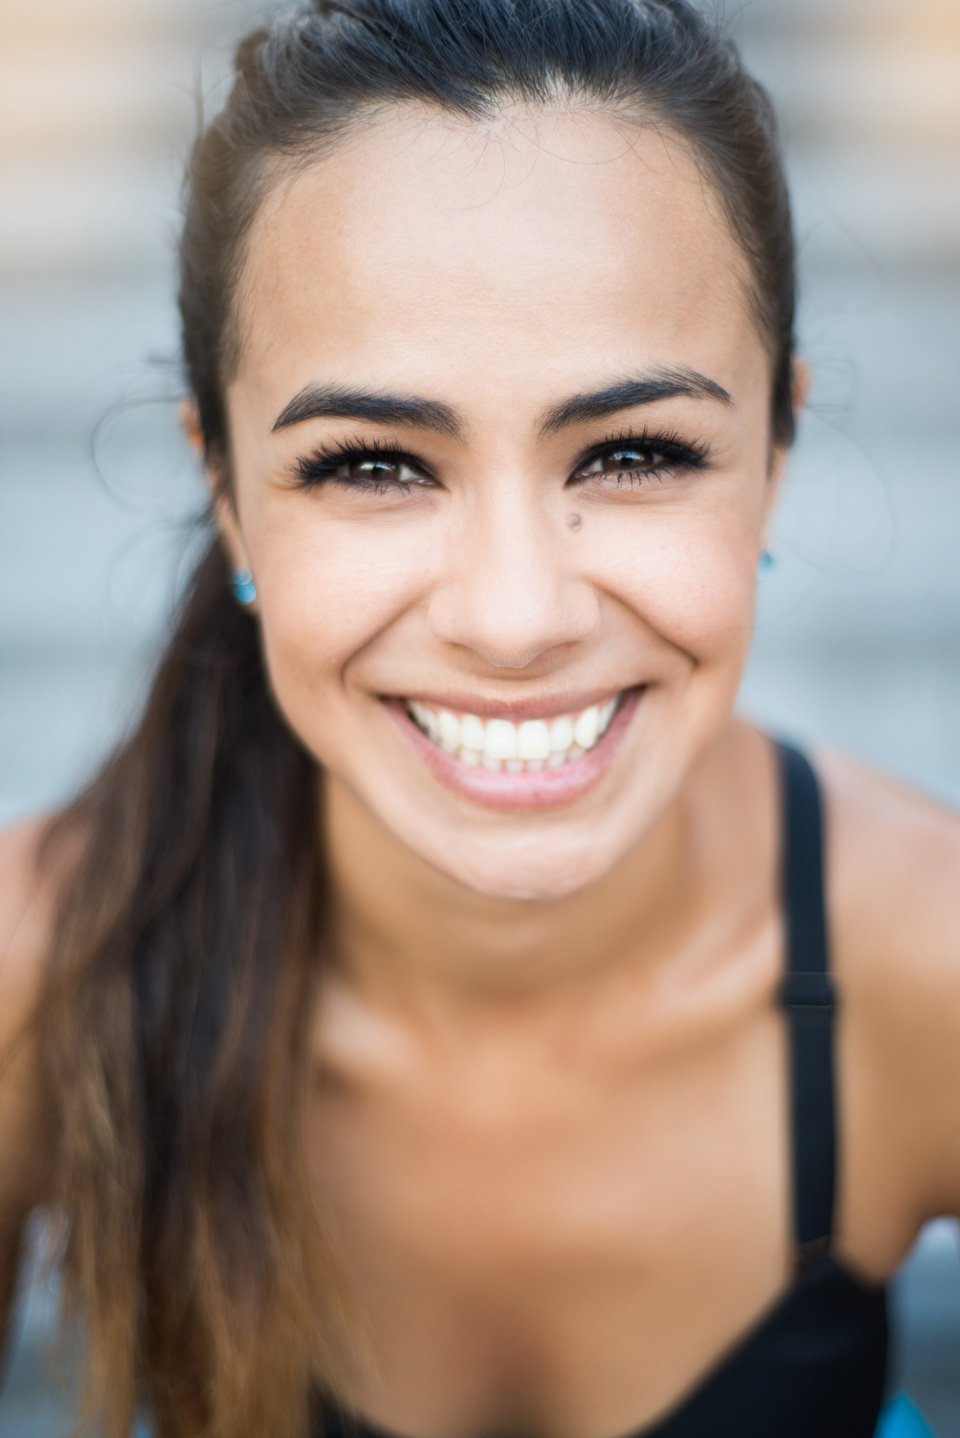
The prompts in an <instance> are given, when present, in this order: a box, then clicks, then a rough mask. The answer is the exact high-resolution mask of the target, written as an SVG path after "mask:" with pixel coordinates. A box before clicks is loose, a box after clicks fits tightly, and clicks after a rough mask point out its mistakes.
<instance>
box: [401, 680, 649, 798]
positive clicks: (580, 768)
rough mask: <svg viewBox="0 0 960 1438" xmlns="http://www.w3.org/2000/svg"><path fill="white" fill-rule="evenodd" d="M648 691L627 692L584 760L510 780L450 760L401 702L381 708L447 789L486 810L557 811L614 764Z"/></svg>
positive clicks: (512, 776) (452, 756) (498, 773)
mask: <svg viewBox="0 0 960 1438" xmlns="http://www.w3.org/2000/svg"><path fill="white" fill-rule="evenodd" d="M646 690H647V686H646V685H642V686H641V687H640V688H637V689H630V690H628V691H627V693H626V694H625V696H624V698H623V702H622V703H621V705H620V708H619V709H618V710H617V712H616V714H615V715H614V716H613V721H612V723H611V725H610V728H609V729H608V730H607V731H606V733H605V734H604V735H603V737H602V738H601V739H600V740H599V741H598V742H597V743H596V744H595V745H594V747H593V748H592V749H589V750H588V751H587V753H586V754H583V755H581V757H580V758H579V759H570V760H568V761H567V763H565V764H562V765H560V767H559V768H557V769H541V770H539V771H538V772H536V773H532V774H511V773H510V772H509V771H508V770H505V769H501V770H493V769H484V768H483V766H482V765H476V766H474V765H470V764H464V763H463V761H462V760H461V759H458V758H457V757H456V755H455V754H448V753H447V752H446V750H445V749H441V748H439V747H438V746H437V745H436V744H434V743H433V742H432V740H430V739H428V738H427V736H426V734H424V733H423V731H422V730H421V729H419V728H418V727H417V725H416V724H415V723H414V722H413V720H412V719H411V717H410V715H409V714H408V713H407V710H406V708H405V706H404V704H403V702H402V700H400V699H384V700H383V701H382V702H383V705H384V708H385V709H386V710H387V713H388V714H389V715H390V717H391V718H392V719H393V722H394V723H395V724H396V726H397V729H398V730H399V732H400V734H401V735H402V736H403V738H404V739H405V740H406V742H407V743H408V744H409V745H410V747H411V748H412V749H413V751H414V753H415V754H417V755H418V756H419V757H420V758H421V759H422V760H423V762H424V763H425V764H426V766H427V768H428V769H429V770H430V773H431V774H432V775H433V777H434V778H435V779H436V780H437V781H438V782H439V783H441V784H443V785H444V787H445V788H447V789H451V790H452V791H453V792H454V793H455V794H461V795H462V796H463V797H464V798H465V799H471V800H472V801H473V802H474V803H475V804H483V805H485V806H486V807H487V808H489V809H557V808H560V807H561V806H562V805H564V804H570V803H572V802H573V801H574V800H575V799H579V798H580V797H581V795H583V794H586V793H587V792H588V791H589V790H590V789H593V788H595V786H596V785H597V784H599V782H600V780H601V779H602V778H603V776H604V775H605V774H606V772H607V770H608V769H609V768H610V766H611V764H612V763H613V760H614V757H615V756H616V753H617V750H618V749H619V748H620V745H621V743H622V741H623V737H624V735H625V734H626V732H627V729H628V727H629V725H630V721H631V720H632V718H633V716H634V714H635V713H636V711H637V706H638V705H639V703H640V700H641V699H642V698H643V696H644V694H645V693H646Z"/></svg>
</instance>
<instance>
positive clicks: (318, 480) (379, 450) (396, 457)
mask: <svg viewBox="0 0 960 1438" xmlns="http://www.w3.org/2000/svg"><path fill="white" fill-rule="evenodd" d="M293 476H294V479H295V480H296V482H297V487H298V488H300V489H314V488H316V487H317V486H319V485H321V484H335V485H339V486H341V487H342V488H344V489H352V490H365V491H369V492H371V493H375V494H387V493H391V492H392V493H397V494H409V493H410V491H411V490H412V489H415V488H426V482H425V475H424V471H423V468H422V466H421V465H420V464H419V463H418V462H417V460H415V459H414V458H413V457H412V455H409V454H406V453H405V452H404V451H403V450H400V449H393V448H390V447H388V446H386V445H381V444H379V443H377V442H374V443H372V444H369V443H366V442H362V441H359V440H358V441H349V440H348V441H344V442H342V443H338V444H335V445H329V446H321V447H320V448H318V449H316V450H314V452H313V453H312V454H310V455H302V456H301V457H300V459H298V460H297V461H296V463H295V464H294V466H293Z"/></svg>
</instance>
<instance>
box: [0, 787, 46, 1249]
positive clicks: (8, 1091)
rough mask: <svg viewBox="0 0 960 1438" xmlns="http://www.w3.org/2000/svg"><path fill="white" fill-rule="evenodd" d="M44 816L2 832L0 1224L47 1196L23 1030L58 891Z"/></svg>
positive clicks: (30, 1051) (31, 1055) (40, 1096)
mask: <svg viewBox="0 0 960 1438" xmlns="http://www.w3.org/2000/svg"><path fill="white" fill-rule="evenodd" d="M49 817H50V816H49V815H48V814H45V813H42V814H31V815H29V816H27V817H26V818H23V819H20V820H18V821H16V822H15V823H13V824H10V825H8V826H7V827H5V828H3V829H0V1220H3V1221H6V1222H7V1223H10V1222H11V1221H13V1220H14V1219H16V1217H17V1216H18V1215H20V1214H22V1213H24V1212H26V1211H28V1210H29V1209H30V1208H31V1207H33V1206H34V1205H35V1204H37V1203H40V1202H42V1201H43V1199H44V1197H45V1182H46V1178H47V1175H48V1162H47V1160H48V1158H49V1138H50V1133H51V1124H50V1118H49V1104H48V1102H47V1097H46V1095H45V1093H44V1090H43V1085H42V1081H41V1075H40V1071H39V1065H38V1062H37V1053H36V1045H35V1043H34V1042H33V1039H32V1033H31V1031H30V1030H29V1029H27V1030H26V1031H25V1030H24V1025H25V1024H26V1022H27V1020H28V1019H29V1017H30V1015H31V1013H32V1011H33V1008H34V1006H35V1004H36V1002H37V1000H38V998H39V997H40V995H41V993H42V989H43V983H44V978H45V975H46V971H47V960H48V957H49V949H50V933H51V921H52V914H53V907H54V893H55V885H54V884H53V883H52V882H51V878H50V876H49V874H47V873H45V872H44V871H43V870H42V869H41V868H40V867H39V866H38V863H37V849H38V842H39V839H40V837H41V835H42V833H43V831H44V829H45V828H46V823H47V820H48V818H49Z"/></svg>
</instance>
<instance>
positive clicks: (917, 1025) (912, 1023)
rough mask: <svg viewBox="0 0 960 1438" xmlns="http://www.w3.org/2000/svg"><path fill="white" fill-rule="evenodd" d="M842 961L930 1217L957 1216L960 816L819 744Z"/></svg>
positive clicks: (861, 1030) (850, 1001)
mask: <svg viewBox="0 0 960 1438" xmlns="http://www.w3.org/2000/svg"><path fill="white" fill-rule="evenodd" d="M809 753H810V758H811V761H812V762H813V764H814V766H815V767H816V770H817V773H818V775H819V776H820V779H821V782H822V785H823V791H824V804H825V812H826V820H825V822H826V864H827V888H828V903H829V912H830V925H831V938H832V943H833V950H834V962H835V967H836V969H837V972H838V975H839V977H840V980H841V984H842V993H843V1001H844V1003H845V1004H846V1005H847V1008H848V1010H849V1021H850V1023H851V1024H852V1025H853V1026H854V1028H855V1030H856V1034H857V1038H858V1042H859V1043H860V1045H861V1049H862V1051H863V1052H864V1053H866V1054H868V1055H870V1056H871V1057H872V1060H873V1062H874V1064H875V1071H876V1073H877V1075H878V1080H877V1082H878V1084H882V1092H883V1106H884V1109H885V1114H884V1121H885V1122H886V1123H887V1124H888V1125H889V1139H890V1142H891V1145H892V1144H894V1143H898V1144H900V1145H901V1154H900V1156H901V1158H902V1159H903V1160H904V1162H905V1163H907V1164H909V1165H910V1167H911V1172H912V1173H913V1174H914V1176H915V1177H914V1183H915V1185H916V1190H915V1191H916V1196H917V1203H918V1207H919V1209H920V1210H921V1211H922V1213H923V1215H924V1216H925V1217H932V1216H935V1215H937V1214H940V1213H951V1214H957V1213H960V813H958V812H957V811H956V810H954V809H952V808H951V807H950V806H949V805H947V804H944V803H942V802H940V801H939V800H937V799H935V798H933V797H932V796H930V795H927V794H924V793H922V792H920V791H918V790H915V789H912V788H911V787H910V786H909V785H908V784H906V783H904V782H902V781H900V780H898V779H894V778H892V777H890V776H887V775H884V774H880V773H878V772H876V771H874V770H873V769H871V768H870V767H869V766H867V765H865V764H862V763H861V762H860V761H858V760H855V759H853V758H851V757H850V756H848V755H846V754H842V753H840V752H838V751H836V750H832V749H829V748H826V747H818V746H813V747H812V748H811V749H810V751H809Z"/></svg>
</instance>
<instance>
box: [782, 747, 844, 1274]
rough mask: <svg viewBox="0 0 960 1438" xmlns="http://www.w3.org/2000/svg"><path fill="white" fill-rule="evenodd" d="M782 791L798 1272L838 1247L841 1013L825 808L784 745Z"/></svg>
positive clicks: (798, 755) (813, 782)
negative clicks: (832, 950)
mask: <svg viewBox="0 0 960 1438" xmlns="http://www.w3.org/2000/svg"><path fill="white" fill-rule="evenodd" d="M776 745H777V751H778V757H779V772H780V786H781V852H780V885H781V899H782V904H783V912H784V924H785V951H786V953H785V957H786V964H785V971H784V974H783V978H782V980H781V983H780V987H779V992H778V1000H779V1002H780V1004H781V1006H782V1007H783V1008H784V1010H785V1011H786V1014H787V1019H788V1027H789V1049H790V1114H791V1139H792V1153H793V1169H792V1182H793V1225H794V1240H795V1244H796V1269H797V1272H798V1273H801V1272H803V1270H804V1269H805V1268H806V1267H807V1265H808V1264H809V1263H810V1262H811V1261H812V1260H813V1259H814V1258H816V1257H818V1256H819V1254H821V1253H823V1252H826V1251H827V1250H828V1249H829V1247H830V1241H831V1237H832V1233H833V1208H834V1191H835V1185H836V1117H835V1106H836V1092H835V1090H836V1085H835V1078H834V1012H835V1008H836V1002H837V996H836V993H835V989H834V983H833V978H832V976H831V973H830V955H829V939H828V932H827V917H826V905H825V899H824V867H823V847H824V845H823V804H822V799H821V794H820V786H819V782H818V780H817V776H816V773H815V772H814V769H813V767H812V765H811V764H810V761H809V760H808V759H807V757H806V755H805V754H803V753H802V752H801V751H800V750H799V749H797V748H794V746H793V745H791V744H788V743H786V742H784V741H783V740H777V741H776Z"/></svg>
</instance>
